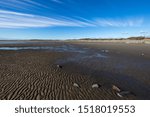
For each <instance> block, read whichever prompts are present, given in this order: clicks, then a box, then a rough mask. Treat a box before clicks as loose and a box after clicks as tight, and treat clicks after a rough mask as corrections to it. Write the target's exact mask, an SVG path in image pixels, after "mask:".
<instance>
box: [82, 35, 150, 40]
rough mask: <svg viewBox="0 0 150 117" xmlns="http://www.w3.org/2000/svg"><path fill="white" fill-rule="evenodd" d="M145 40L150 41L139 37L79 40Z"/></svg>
mask: <svg viewBox="0 0 150 117" xmlns="http://www.w3.org/2000/svg"><path fill="white" fill-rule="evenodd" d="M143 39H150V38H146V37H143V36H139V37H129V38H82V39H79V40H143Z"/></svg>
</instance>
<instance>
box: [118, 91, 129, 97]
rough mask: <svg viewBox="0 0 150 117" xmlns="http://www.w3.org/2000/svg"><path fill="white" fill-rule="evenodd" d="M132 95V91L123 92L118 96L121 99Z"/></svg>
mask: <svg viewBox="0 0 150 117" xmlns="http://www.w3.org/2000/svg"><path fill="white" fill-rule="evenodd" d="M130 94H131V92H130V91H121V92H119V93H117V95H118V96H119V97H121V98H122V97H124V96H127V95H130Z"/></svg>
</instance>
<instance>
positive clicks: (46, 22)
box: [0, 10, 143, 28]
mask: <svg viewBox="0 0 150 117" xmlns="http://www.w3.org/2000/svg"><path fill="white" fill-rule="evenodd" d="M142 23H143V19H141V18H139V19H132V18H131V19H124V20H120V19H117V20H114V19H102V18H101V19H96V20H87V19H84V18H81V17H76V18H69V17H64V16H59V17H57V18H54V17H45V16H39V15H33V14H25V13H19V12H13V11H7V10H0V28H34V27H52V26H53V27H54V26H55V27H56V26H65V27H66V26H71V27H135V26H140V25H142Z"/></svg>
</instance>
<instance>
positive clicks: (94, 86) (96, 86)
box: [92, 84, 100, 88]
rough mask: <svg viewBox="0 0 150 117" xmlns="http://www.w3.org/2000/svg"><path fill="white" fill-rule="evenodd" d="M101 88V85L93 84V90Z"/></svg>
mask: <svg viewBox="0 0 150 117" xmlns="http://www.w3.org/2000/svg"><path fill="white" fill-rule="evenodd" d="M99 87H100V85H99V84H93V85H92V88H99Z"/></svg>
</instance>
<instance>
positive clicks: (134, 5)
mask: <svg viewBox="0 0 150 117" xmlns="http://www.w3.org/2000/svg"><path fill="white" fill-rule="evenodd" d="M149 6H150V1H149V0H0V39H77V38H87V37H90V38H109V37H112V38H120V37H130V36H140V35H146V36H150V23H149V21H150V9H149Z"/></svg>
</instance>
